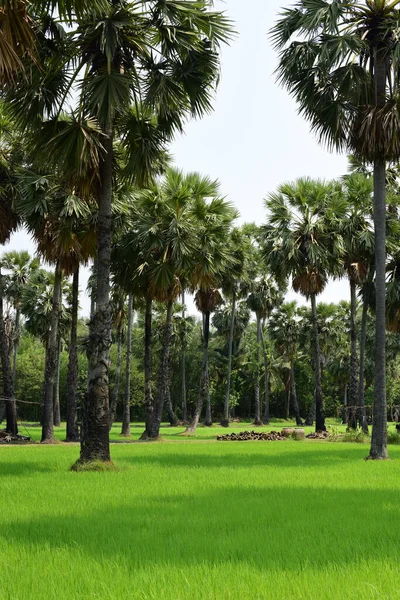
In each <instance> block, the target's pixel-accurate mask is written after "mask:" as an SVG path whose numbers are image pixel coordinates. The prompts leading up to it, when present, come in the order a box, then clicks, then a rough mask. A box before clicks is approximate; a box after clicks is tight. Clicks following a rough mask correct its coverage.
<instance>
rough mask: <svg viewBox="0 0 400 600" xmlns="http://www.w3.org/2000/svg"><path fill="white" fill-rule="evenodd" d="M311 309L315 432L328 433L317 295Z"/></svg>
mask: <svg viewBox="0 0 400 600" xmlns="http://www.w3.org/2000/svg"><path fill="white" fill-rule="evenodd" d="M311 309H312V321H313V332H314V354H315V360H314V363H315V364H314V369H315V431H326V427H325V415H324V404H323V398H322V384H321V352H320V348H319V337H318V316H317V302H316V297H315V294H311Z"/></svg>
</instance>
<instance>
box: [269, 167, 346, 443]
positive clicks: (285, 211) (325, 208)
mask: <svg viewBox="0 0 400 600" xmlns="http://www.w3.org/2000/svg"><path fill="white" fill-rule="evenodd" d="M266 208H267V210H268V223H267V225H266V226H265V227H264V231H263V235H264V240H263V241H264V250H263V252H264V258H265V261H266V264H267V266H268V268H269V269H270V270H271V271H272V273H274V274H275V276H276V277H277V278H278V280H283V281H287V279H288V278H289V277H291V278H292V286H293V289H294V290H295V291H296V292H299V293H300V294H302V295H303V296H305V297H306V298H307V299H310V300H311V308H312V319H313V332H314V354H315V360H314V370H315V403H316V423H315V426H316V431H325V430H326V427H325V416H324V409H323V399H322V386H321V357H320V346H319V338H318V319H317V304H316V297H317V295H318V294H320V293H321V292H322V291H323V290H324V288H325V286H326V284H327V281H328V277H329V276H330V275H336V274H338V273H339V268H340V256H341V253H342V242H341V238H340V235H332V232H331V231H330V229H329V226H330V219H331V218H332V215H336V214H338V213H339V214H341V213H342V212H343V199H342V198H340V196H339V195H338V194H337V191H336V189H335V186H334V185H332V184H327V183H324V182H321V181H313V180H310V179H300V180H298V181H296V182H295V183H293V184H289V183H287V184H283V185H281V186H280V187H279V188H278V192H277V193H273V194H270V195H269V197H268V199H267V200H266Z"/></svg>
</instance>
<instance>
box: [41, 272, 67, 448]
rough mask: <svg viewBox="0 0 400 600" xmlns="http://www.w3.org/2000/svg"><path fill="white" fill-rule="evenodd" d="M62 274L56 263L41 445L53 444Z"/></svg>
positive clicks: (47, 346) (47, 348)
mask: <svg viewBox="0 0 400 600" xmlns="http://www.w3.org/2000/svg"><path fill="white" fill-rule="evenodd" d="M61 284H62V272H61V268H60V265H59V264H58V263H57V265H56V269H55V274H54V291H53V304H52V309H51V321H50V332H49V335H48V340H47V344H46V366H45V376H44V396H43V414H42V439H41V442H42V443H51V442H54V405H53V401H54V386H55V383H56V378H57V354H58V320H59V316H60V298H61Z"/></svg>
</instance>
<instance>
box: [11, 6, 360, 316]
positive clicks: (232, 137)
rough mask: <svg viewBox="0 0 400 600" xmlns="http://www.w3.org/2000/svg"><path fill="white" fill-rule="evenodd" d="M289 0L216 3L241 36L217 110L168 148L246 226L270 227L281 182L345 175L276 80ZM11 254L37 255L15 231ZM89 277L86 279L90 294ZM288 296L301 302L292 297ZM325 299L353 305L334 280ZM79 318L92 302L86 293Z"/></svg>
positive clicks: (226, 64) (225, 58)
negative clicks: (206, 178)
mask: <svg viewBox="0 0 400 600" xmlns="http://www.w3.org/2000/svg"><path fill="white" fill-rule="evenodd" d="M288 5H290V2H285V0H246V2H243V0H226V2H222V1H220V0H217V1H216V2H215V8H216V9H218V10H224V11H225V12H226V13H227V15H228V16H229V17H230V18H231V19H232V20H233V21H234V24H235V29H236V31H237V32H238V35H237V37H236V39H235V40H234V41H233V42H232V43H231V45H230V47H228V48H224V50H223V54H222V75H221V82H220V85H219V88H218V91H217V96H216V100H215V103H214V108H215V110H214V112H213V113H212V114H211V115H210V116H207V117H205V118H203V119H202V120H200V121H195V122H193V121H192V122H190V123H189V124H188V125H187V127H186V131H185V135H184V136H182V137H180V138H179V139H177V140H176V141H175V142H174V143H173V144H172V146H171V152H172V154H173V156H174V161H175V166H176V167H178V168H180V169H183V170H184V171H198V172H200V173H203V174H205V175H210V176H211V177H213V178H217V179H219V180H220V182H221V190H222V193H223V194H224V195H225V196H227V198H228V199H229V200H231V201H232V202H233V203H234V204H235V205H236V207H237V208H238V210H239V211H240V214H241V219H240V220H241V221H243V222H244V221H246V222H251V221H254V222H256V223H257V224H261V223H263V222H265V209H264V203H263V199H264V198H265V197H266V196H267V194H268V193H269V192H272V191H274V190H275V189H276V188H277V186H278V185H279V184H280V183H282V182H284V181H291V180H293V179H296V178H298V177H303V176H308V177H313V178H321V179H331V178H337V177H340V176H341V175H343V174H344V173H345V172H346V170H347V159H346V157H345V156H343V155H342V156H340V155H337V154H331V153H328V151H327V150H326V149H325V148H323V147H321V146H320V145H319V144H318V142H317V141H316V139H315V138H314V136H313V135H312V134H311V133H310V131H309V126H308V123H307V122H306V121H304V119H303V118H302V117H300V116H298V115H297V109H296V104H295V102H294V101H293V100H292V99H291V98H290V97H289V95H288V93H287V91H286V90H284V89H281V88H280V87H279V86H278V85H277V83H276V81H275V76H274V70H275V68H276V64H277V58H276V54H275V51H274V50H273V48H272V47H271V43H270V41H269V39H268V31H269V29H270V28H271V27H272V25H273V24H274V22H275V21H276V18H277V14H278V12H279V10H280V9H281V8H282V7H285V6H288ZM5 249H6V250H9V249H15V250H23V249H27V250H29V251H30V252H31V253H34V251H35V249H34V245H33V244H32V242H31V241H30V239H29V236H28V235H27V234H26V233H25V232H23V231H21V232H18V233H16V234H15V235H14V236H13V237H12V239H11V241H10V243H9V244H8V245H7V247H6V248H5ZM86 281H87V272H83V273H82V276H81V290H82V292H83V291H84V290H85V287H86ZM289 296H290V299H293V298H296V299H297V300H298V301H299V302H301V303H304V299H303V298H301V296H298V295H297V294H295V293H294V292H291V293H290V294H289ZM319 299H320V300H321V301H324V302H338V301H339V300H342V299H345V300H349V291H348V283H347V281H346V280H344V281H340V282H333V283H331V284H329V285H328V287H327V289H326V290H325V292H324V293H323V294H321V296H320V297H319ZM81 307H82V314H83V315H87V314H88V312H89V299H88V298H87V297H86V295H85V294H84V293H82V296H81Z"/></svg>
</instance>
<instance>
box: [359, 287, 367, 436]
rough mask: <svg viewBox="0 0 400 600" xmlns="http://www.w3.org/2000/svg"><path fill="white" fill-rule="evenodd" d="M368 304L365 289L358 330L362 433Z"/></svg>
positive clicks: (364, 427)
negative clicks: (359, 330) (359, 328)
mask: <svg viewBox="0 0 400 600" xmlns="http://www.w3.org/2000/svg"><path fill="white" fill-rule="evenodd" d="M368 289H369V288H368ZM368 304H369V292H368V291H366V293H365V296H364V301H363V310H362V317H361V332H360V375H359V379H358V406H359V407H360V408H359V412H360V427H361V429H362V430H363V432H364V433H367V434H368V421H367V414H366V410H365V399H364V393H365V392H364V381H365V374H364V371H365V344H366V341H367V321H368Z"/></svg>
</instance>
